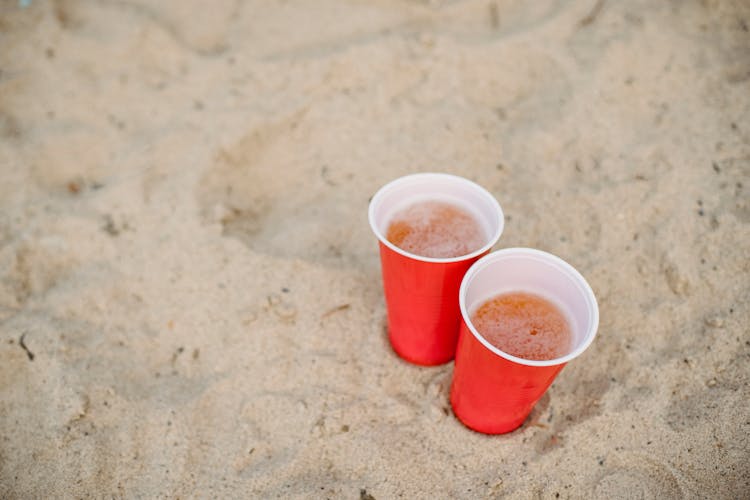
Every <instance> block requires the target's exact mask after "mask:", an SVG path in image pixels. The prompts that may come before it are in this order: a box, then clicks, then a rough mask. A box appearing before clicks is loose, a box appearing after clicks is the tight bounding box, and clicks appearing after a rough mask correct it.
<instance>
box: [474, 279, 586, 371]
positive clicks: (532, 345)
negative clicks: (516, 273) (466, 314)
mask: <svg viewBox="0 0 750 500" xmlns="http://www.w3.org/2000/svg"><path fill="white" fill-rule="evenodd" d="M471 324H472V325H474V328H476V329H477V331H478V332H479V333H480V334H481V335H482V336H483V337H484V338H485V339H487V341H488V342H489V343H491V344H492V345H494V346H495V347H497V348H498V349H500V350H501V351H504V352H507V353H508V354H511V355H513V356H516V357H519V358H523V359H531V360H537V361H539V360H549V359H555V358H559V357H562V356H565V355H566V354H568V353H569V352H570V351H571V348H572V344H573V335H572V333H571V329H570V324H569V323H568V320H567V319H566V318H565V315H564V314H563V312H562V311H561V310H560V309H559V308H558V307H557V306H556V305H554V304H553V303H551V302H550V301H548V300H546V299H544V298H542V297H539V296H538V295H533V294H530V293H525V292H511V293H505V294H502V295H498V296H497V297H494V298H492V299H490V300H488V301H487V302H485V303H483V304H482V305H481V306H480V307H479V309H477V310H476V312H474V314H473V315H472V316H471Z"/></svg>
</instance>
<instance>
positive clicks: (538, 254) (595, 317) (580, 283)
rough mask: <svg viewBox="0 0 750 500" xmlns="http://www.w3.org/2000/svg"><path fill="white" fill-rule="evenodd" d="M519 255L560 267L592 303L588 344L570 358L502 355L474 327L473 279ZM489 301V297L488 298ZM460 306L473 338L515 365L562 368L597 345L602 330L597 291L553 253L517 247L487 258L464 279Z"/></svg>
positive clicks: (467, 272) (586, 336)
mask: <svg viewBox="0 0 750 500" xmlns="http://www.w3.org/2000/svg"><path fill="white" fill-rule="evenodd" d="M513 254H516V255H519V254H522V255H524V256H527V257H532V258H536V259H537V260H540V261H544V262H547V263H551V264H552V265H554V266H555V267H557V269H558V270H560V271H562V272H563V273H565V274H567V275H568V276H569V277H570V278H572V279H573V281H574V282H575V284H576V286H577V287H578V289H579V290H580V291H581V293H582V294H583V296H584V298H585V300H586V302H587V303H588V306H589V307H588V311H589V325H591V326H590V327H589V329H588V331H586V333H585V336H584V340H583V342H581V343H580V344H579V345H578V346H577V347H576V348H575V349H573V350H572V351H571V352H569V353H568V354H566V355H565V356H562V357H559V358H554V359H545V360H533V359H524V358H519V357H517V356H513V355H512V354H508V353H507V352H505V351H502V350H500V349H498V348H497V347H495V346H494V345H492V344H490V343H489V342H488V341H487V340H486V339H485V338H484V337H483V336H482V335H481V334H480V333H479V332H478V331H477V330H476V328H474V325H472V324H471V318H470V316H469V311H468V309H467V308H466V289H467V288H468V286H469V282H470V281H471V279H472V278H473V277H474V276H476V274H477V273H479V272H481V271H482V270H483V269H484V268H485V267H486V266H488V265H489V264H491V263H492V262H494V261H495V260H497V259H499V258H503V257H506V256H508V255H513ZM488 298H489V297H488ZM458 302H459V305H460V307H461V314H462V315H463V318H464V321H465V322H466V326H468V328H469V331H471V333H472V335H474V337H475V338H476V339H477V340H478V341H479V342H481V343H482V345H484V346H485V347H486V348H487V349H489V350H490V351H492V352H493V353H495V354H497V355H498V356H500V357H502V358H505V359H507V360H508V361H512V362H514V363H518V364H521V365H527V366H555V365H560V364H563V363H567V362H569V361H571V360H573V359H575V358H577V357H578V356H579V355H581V353H583V351H585V350H586V349H587V348H588V346H589V345H591V343H592V342H593V341H594V337H596V334H597V331H598V330H599V306H598V304H597V302H596V296H595V295H594V291H593V290H592V289H591V286H589V284H588V282H587V281H586V279H585V278H584V277H583V276H582V275H581V273H579V272H578V271H577V270H576V269H575V268H574V267H573V266H571V265H570V264H568V263H567V262H565V261H564V260H562V259H561V258H560V257H557V256H556V255H552V254H551V253H548V252H545V251H542V250H537V249H535V248H522V247H516V248H504V249H502V250H498V251H496V252H492V253H491V254H489V255H485V256H484V257H482V258H481V259H479V260H478V261H476V262H475V263H474V264H473V265H472V266H471V267H470V268H469V270H468V271H466V274H465V275H464V279H463V280H462V281H461V288H460V289H459V292H458Z"/></svg>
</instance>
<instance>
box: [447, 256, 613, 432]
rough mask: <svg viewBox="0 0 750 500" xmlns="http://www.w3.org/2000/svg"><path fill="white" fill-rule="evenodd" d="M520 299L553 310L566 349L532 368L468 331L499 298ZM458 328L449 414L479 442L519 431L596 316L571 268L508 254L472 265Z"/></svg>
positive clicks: (590, 336) (592, 331)
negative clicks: (561, 320) (564, 329)
mask: <svg viewBox="0 0 750 500" xmlns="http://www.w3.org/2000/svg"><path fill="white" fill-rule="evenodd" d="M513 291H524V292H529V293H534V294H536V295H540V296H542V297H544V298H546V299H548V300H550V301H551V302H553V303H554V304H556V305H557V306H558V307H559V308H560V309H561V310H562V311H563V312H564V313H565V315H566V316H567V318H568V321H569V322H570V326H571V332H572V335H573V348H572V350H571V351H570V352H569V353H568V354H567V355H565V356H563V357H560V358H557V359H552V360H546V361H532V360H528V359H522V358H519V357H516V356H512V355H510V354H508V353H506V352H504V351H501V350H500V349H498V348H497V347H495V346H494V345H492V344H490V343H489V342H488V341H487V340H486V339H485V338H484V337H482V335H481V334H480V333H479V332H478V331H477V330H476V329H475V328H474V326H473V325H472V324H471V320H470V318H471V313H473V312H474V311H475V310H476V309H477V308H478V307H479V306H481V305H482V304H483V303H484V302H485V301H487V300H489V299H491V298H492V297H494V296H496V295H499V294H501V293H507V292H513ZM459 304H460V307H461V315H462V317H463V321H462V323H461V329H460V333H459V338H458V347H457V349H456V364H455V367H454V370H453V384H452V385H451V406H453V412H454V413H455V414H456V416H457V417H458V419H459V420H460V421H461V422H463V424H464V425H466V426H467V427H469V428H470V429H473V430H475V431H478V432H482V433H485V434H503V433H506V432H510V431H512V430H514V429H516V428H517V427H519V426H520V425H521V424H522V423H523V421H524V420H526V417H528V415H529V413H531V410H532V408H533V407H534V404H536V402H537V401H538V400H539V398H541V397H542V395H543V394H544V392H545V391H546V390H547V388H548V387H549V386H550V384H552V381H553V380H554V379H555V377H556V376H557V374H558V373H560V370H562V369H563V367H564V366H565V364H566V363H568V362H569V361H570V360H572V359H574V358H576V357H578V356H579V355H580V354H581V353H582V352H583V351H585V350H586V348H587V347H588V346H589V345H590V344H591V342H592V341H593V340H594V337H595V336H596V331H597V327H598V325H599V308H598V306H597V304H596V297H594V292H593V291H592V290H591V287H590V286H589V284H588V283H587V282H586V280H585V279H584V278H583V276H581V274H580V273H579V272H578V271H576V270H575V269H574V268H573V267H572V266H571V265H570V264H568V263H567V262H565V261H563V260H562V259H560V258H558V257H555V256H554V255H552V254H549V253H547V252H542V251H541V250H533V249H530V248H507V249H504V250H499V251H497V252H494V253H492V254H490V255H487V256H486V257H483V258H482V259H479V260H478V261H477V262H476V263H475V264H474V265H473V266H472V267H471V269H469V270H468V271H467V272H466V275H465V276H464V279H463V282H462V283H461V290H460V293H459Z"/></svg>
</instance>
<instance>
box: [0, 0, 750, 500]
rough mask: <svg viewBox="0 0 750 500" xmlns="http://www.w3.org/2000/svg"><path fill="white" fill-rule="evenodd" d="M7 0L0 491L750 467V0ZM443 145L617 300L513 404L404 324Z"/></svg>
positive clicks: (706, 474)
mask: <svg viewBox="0 0 750 500" xmlns="http://www.w3.org/2000/svg"><path fill="white" fill-rule="evenodd" d="M209 4H210V6H209ZM0 8H1V9H2V14H0V180H1V182H0V497H2V498H50V497H101V498H103V497H112V496H114V497H129V498H138V497H141V498H153V497H224V498H227V497H235V498H240V497H245V498H247V497H255V498H264V497H284V498H287V497H292V498H294V497H299V498H304V497H312V498H325V497H330V498H362V499H371V498H377V499H383V498H394V497H399V496H403V497H404V498H434V497H438V498H441V497H443V498H447V497H458V498H489V497H501V496H508V497H510V498H557V497H558V496H560V497H562V498H567V497H574V498H578V497H599V498H614V497H622V498H678V497H687V498H699V497H712V498H740V497H747V496H748V495H750V465H748V462H749V460H750V443H749V441H748V439H749V438H748V436H749V435H750V409H749V408H750V405H748V398H750V388H749V386H748V383H749V382H750V369H749V368H748V367H749V366H750V365H749V364H748V362H749V361H750V334H749V333H748V326H747V325H748V322H749V321H750V307H748V301H749V300H750V279H749V274H750V273H748V271H749V267H750V250H749V248H750V196H748V189H749V188H750V119H748V117H750V33H749V32H748V30H749V28H750V4H748V3H747V2H742V1H737V2H734V3H733V2H730V1H713V0H705V1H702V2H700V1H688V0H686V1H664V2H653V1H650V0H643V1H632V2H615V1H606V2H603V1H599V2H597V1H596V0H586V1H583V0H581V1H563V0H560V1H554V0H539V1H534V2H527V1H522V0H497V1H487V0H483V1H470V0H465V1H440V0H437V1H429V2H426V1H422V2H417V1H412V2H409V1H397V0H378V1H372V2H364V1H359V2H357V1H354V2H352V1H343V0H320V1H316V2H308V1H303V0H288V1H281V0H277V1H271V0H269V1H266V2H260V1H257V2H250V1H248V2H237V1H234V0H215V1H212V2H210V3H209V2H199V1H198V0H173V1H169V2H167V1H161V0H160V1H158V2H156V1H153V2H152V1H148V0H119V1H116V0H110V1H106V0H102V1H42V0H34V1H33V2H32V4H31V6H30V7H28V8H21V7H19V5H18V3H17V2H15V1H10V0H2V1H1V2H0ZM417 171H445V172H452V173H456V174H459V175H464V176H466V177H469V178H471V179H474V180H476V181H477V182H479V183H481V184H482V185H483V186H485V187H486V188H487V189H489V190H490V191H491V192H492V193H493V194H494V195H495V196H496V197H497V198H498V200H499V201H500V203H501V204H502V205H503V208H504V210H505V212H506V214H507V222H506V230H505V234H504V235H503V237H502V238H501V240H500V243H499V245H498V247H508V246H532V247H538V248H541V249H544V250H547V251H550V252H552V253H555V254H557V255H559V256H561V257H563V258H564V259H566V260H568V261H569V262H571V263H572V264H573V265H575V266H576V267H577V268H578V269H579V270H580V271H581V272H582V273H583V274H584V276H586V277H587V279H588V280H589V282H590V283H591V285H592V287H593V288H594V290H595V291H596V293H597V296H598V298H599V303H600V310H601V324H600V330H599V336H598V338H597V340H596V341H595V342H594V344H593V345H592V346H591V348H590V349H589V350H588V351H587V352H586V353H585V354H584V355H583V356H581V357H580V358H578V359H577V360H576V361H575V362H573V363H571V364H570V365H569V366H568V367H567V368H566V369H565V370H564V371H563V372H562V374H561V375H560V377H559V378H558V379H557V381H556V383H555V384H554V385H553V387H552V388H551V389H550V391H549V392H548V394H547V395H546V396H545V397H544V398H543V399H542V400H541V401H540V403H539V404H538V405H537V408H536V409H535V410H534V412H533V414H532V416H531V417H530V419H529V421H528V422H527V423H526V424H525V425H524V426H523V427H522V428H521V429H520V430H518V431H516V432H514V433H512V434H509V435H505V436H499V437H487V436H483V435H480V434H476V433H473V432H471V431H469V430H467V429H466V428H464V427H463V426H462V425H461V424H460V423H459V422H458V421H457V420H456V419H455V418H454V416H453V415H452V413H451V411H450V406H449V404H448V401H447V391H448V386H449V383H450V377H451V373H452V365H451V364H448V365H445V366H442V367H437V368H419V367H414V366H411V365H409V364H407V363H405V362H402V361H401V360H400V359H399V358H398V357H397V356H396V355H394V353H393V352H392V351H391V350H390V347H389V345H388V342H387V339H386V337H385V332H384V318H385V306H384V302H383V297H382V289H381V282H380V268H379V261H378V256H377V249H376V240H375V238H374V237H373V236H372V234H371V233H370V230H369V227H368V225H367V218H366V209H367V203H368V199H369V197H370V196H371V195H372V194H373V193H374V192H375V191H376V190H377V188H378V187H379V186H380V185H382V184H384V183H385V182H387V181H389V180H391V179H393V178H395V177H397V176H399V175H403V174H406V173H410V172H417Z"/></svg>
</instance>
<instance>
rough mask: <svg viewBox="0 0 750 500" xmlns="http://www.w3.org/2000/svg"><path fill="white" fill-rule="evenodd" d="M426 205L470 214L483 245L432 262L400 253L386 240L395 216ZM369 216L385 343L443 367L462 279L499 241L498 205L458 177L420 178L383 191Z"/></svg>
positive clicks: (449, 355)
mask: <svg viewBox="0 0 750 500" xmlns="http://www.w3.org/2000/svg"><path fill="white" fill-rule="evenodd" d="M428 200H431V201H444V202H449V203H453V204H455V205H458V206H460V207H462V208H464V209H465V210H468V211H469V212H470V213H471V214H472V215H474V217H475V218H476V220H477V221H478V222H479V224H480V225H481V227H482V229H483V231H484V234H485V244H484V245H483V246H482V247H481V248H478V249H477V250H475V251H474V252H471V253H470V254H467V255H461V256H459V257H454V258H430V257H422V256H420V255H415V254H412V253H409V252H407V251H405V250H402V249H401V248H399V247H397V246H395V245H394V244H392V243H391V242H390V241H388V240H387V239H386V237H385V234H386V232H387V230H388V225H389V223H390V220H391V218H392V217H393V215H394V214H395V213H396V212H398V211H400V210H401V209H403V208H406V207H408V206H409V205H411V204H414V203H418V202H422V201H428ZM368 215H369V220H370V227H371V228H372V231H373V232H374V233H375V236H377V238H378V240H379V246H380V262H381V270H382V275H383V290H384V292H385V301H386V307H387V311H388V337H389V339H390V342H391V346H392V347H393V350H394V351H396V353H397V354H398V355H399V356H401V357H402V358H403V359H405V360H407V361H409V362H412V363H415V364H418V365H439V364H442V363H447V362H448V361H450V360H451V359H453V357H454V355H455V351H456V339H457V337H458V326H459V323H460V320H461V312H460V309H459V305H458V290H459V287H460V286H461V279H462V278H463V276H464V273H465V272H466V270H467V269H469V267H470V266H471V265H472V264H473V263H474V262H475V261H476V260H477V259H478V258H479V257H481V256H482V255H485V254H486V253H487V252H488V251H489V249H490V248H491V247H492V245H494V244H495V243H496V242H497V240H498V239H499V238H500V234H501V233H502V232H503V225H504V222H505V220H504V217H503V211H502V209H501V208H500V204H499V203H498V202H497V200H496V199H495V198H494V197H493V196H492V195H491V194H490V193H489V192H487V190H485V189H484V188H482V187H480V186H479V185H477V184H475V183H474V182H471V181H469V180H467V179H464V178H462V177H458V176H455V175H449V174H438V173H422V174H413V175H407V176H405V177H400V178H398V179H396V180H394V181H392V182H390V183H388V184H386V185H385V186H383V187H382V188H381V189H380V190H379V191H378V192H377V193H376V194H375V196H374V197H373V198H372V201H371V202H370V207H369V213H368Z"/></svg>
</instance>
